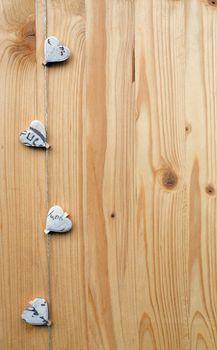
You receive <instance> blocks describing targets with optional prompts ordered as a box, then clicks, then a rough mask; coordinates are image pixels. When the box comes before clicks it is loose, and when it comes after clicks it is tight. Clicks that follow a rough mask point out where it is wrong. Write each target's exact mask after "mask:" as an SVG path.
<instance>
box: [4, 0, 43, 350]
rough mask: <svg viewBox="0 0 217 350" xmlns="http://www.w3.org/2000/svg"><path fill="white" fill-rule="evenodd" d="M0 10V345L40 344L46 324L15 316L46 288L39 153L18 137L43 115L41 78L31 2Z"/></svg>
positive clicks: (8, 4) (17, 1)
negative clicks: (29, 322)
mask: <svg viewBox="0 0 217 350" xmlns="http://www.w3.org/2000/svg"><path fill="white" fill-rule="evenodd" d="M0 13H1V25H0V36H1V44H0V57H1V59H0V72H1V81H0V86H1V94H0V99H1V101H0V119H1V129H0V134H1V136H0V139H1V146H0V149H1V156H0V186H1V187H0V192H1V195H0V212H1V219H0V222H1V223H0V227H1V232H0V286H1V287H0V298H1V303H0V305H1V307H0V325H1V326H0V329H1V330H0V348H1V349H26V350H27V349H44V348H47V346H48V333H47V328H44V329H40V328H37V327H36V328H34V327H31V326H28V325H27V324H25V323H24V321H22V320H21V313H22V310H23V308H24V307H26V306H27V304H28V302H29V301H30V300H32V298H34V297H37V296H44V297H47V288H48V283H47V282H48V281H47V254H46V244H45V240H44V234H43V227H44V213H45V200H44V195H45V153H44V152H43V151H42V150H33V149H30V148H27V147H24V146H23V145H21V144H20V142H19V133H20V132H21V131H23V130H24V129H25V128H26V127H27V126H28V125H29V122H31V120H33V119H34V118H36V119H37V118H38V119H40V120H42V121H43V118H44V117H43V114H41V113H40V108H39V107H38V103H37V90H38V89H39V91H40V90H41V84H42V80H41V74H40V72H39V71H38V69H37V67H38V61H40V62H41V57H39V56H38V55H39V54H40V50H39V49H38V40H37V43H36V18H35V4H34V1H28V2H27V3H26V1H22V0H15V1H1V7H0ZM38 29H39V28H38ZM39 32H40V30H39ZM38 39H39V37H38ZM40 41H41V40H40ZM41 103H42V104H43V101H41ZM39 106H40V105H39Z"/></svg>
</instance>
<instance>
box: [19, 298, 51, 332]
mask: <svg viewBox="0 0 217 350" xmlns="http://www.w3.org/2000/svg"><path fill="white" fill-rule="evenodd" d="M29 304H30V306H29V307H27V308H26V309H25V310H24V311H23V313H22V316H21V318H22V320H24V321H25V322H26V323H28V324H31V325H32V326H50V325H51V322H50V321H49V319H48V304H47V302H46V300H45V299H44V298H35V299H34V300H33V301H30V302H29Z"/></svg>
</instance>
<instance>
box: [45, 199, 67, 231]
mask: <svg viewBox="0 0 217 350" xmlns="http://www.w3.org/2000/svg"><path fill="white" fill-rule="evenodd" d="M67 216H68V214H67V213H64V211H63V209H62V208H61V207H59V206H57V205H55V206H54V207H52V208H51V209H50V210H49V212H48V214H47V222H46V229H45V230H44V232H45V233H46V234H48V233H49V232H59V233H61V232H68V231H70V230H71V228H72V221H71V220H70V219H68V218H67Z"/></svg>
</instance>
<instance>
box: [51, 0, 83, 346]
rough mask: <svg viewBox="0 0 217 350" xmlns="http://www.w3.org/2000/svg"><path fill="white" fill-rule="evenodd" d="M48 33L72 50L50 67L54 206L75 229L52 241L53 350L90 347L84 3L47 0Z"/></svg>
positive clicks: (54, 237)
mask: <svg viewBox="0 0 217 350" xmlns="http://www.w3.org/2000/svg"><path fill="white" fill-rule="evenodd" d="M47 35H48V36H49V35H54V36H56V37H58V38H59V39H60V40H61V41H63V42H64V43H65V45H67V46H68V47H69V48H70V50H71V53H72V57H71V58H70V60H69V61H67V62H65V63H62V64H56V65H53V66H51V67H49V68H48V129H49V135H50V140H51V143H52V150H51V152H49V156H48V169H49V177H48V179H49V205H50V206H53V205H55V204H58V205H60V206H61V207H63V208H64V209H65V210H66V211H67V212H68V213H70V215H71V218H72V220H73V221H74V229H73V232H71V233H68V234H65V235H53V236H52V238H51V240H52V243H51V246H52V248H51V286H50V287H51V288H50V290H51V304H52V319H53V328H52V334H51V338H52V349H53V350H54V349H57V350H59V349H76V350H77V349H78V350H79V349H87V348H88V346H87V337H88V335H87V334H88V332H87V316H86V274H85V265H84V263H85V232H84V227H83V225H84V220H85V217H84V212H85V193H84V170H83V163H84V159H85V151H84V146H85V139H84V136H83V135H84V132H85V130H84V125H85V124H84V122H83V118H84V119H85V98H84V96H85V84H84V83H85V66H84V63H85V60H84V58H85V4H84V1H82V0H81V1H70V2H69V1H66V0H64V1H62V0H61V1H60V0H59V1H53V0H52V1H51V0H48V1H47Z"/></svg>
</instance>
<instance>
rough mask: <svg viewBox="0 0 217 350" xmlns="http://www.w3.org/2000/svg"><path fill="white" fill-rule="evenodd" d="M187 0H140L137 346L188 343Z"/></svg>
mask: <svg viewBox="0 0 217 350" xmlns="http://www.w3.org/2000/svg"><path fill="white" fill-rule="evenodd" d="M184 18H185V7H184V2H183V1H164V0H153V1H145V2H144V1H143V0H138V1H137V3H136V20H135V23H136V43H135V50H136V109H137V123H136V124H137V126H136V141H137V150H136V159H137V167H136V172H137V229H138V231H137V236H136V237H137V246H136V247H137V254H136V266H137V269H136V280H137V310H138V329H139V349H150V350H151V349H162V350H163V349H165V350H166V349H189V347H190V343H189V333H188V332H189V329H188V301H189V299H188V297H189V288H188V244H189V241H188V239H189V237H188V230H187V225H186V223H187V213H188V212H187V190H186V176H185V170H186V169H185V168H186V137H185V99H184V98H185V22H184Z"/></svg>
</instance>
